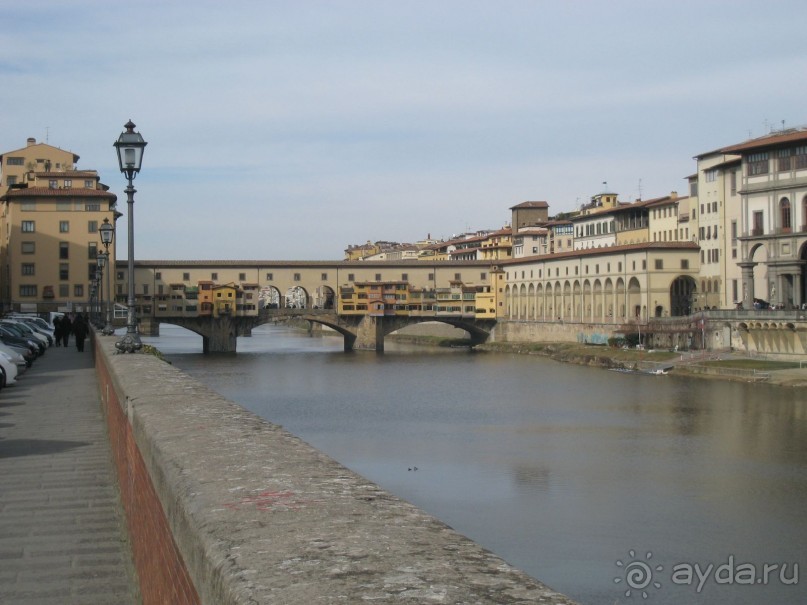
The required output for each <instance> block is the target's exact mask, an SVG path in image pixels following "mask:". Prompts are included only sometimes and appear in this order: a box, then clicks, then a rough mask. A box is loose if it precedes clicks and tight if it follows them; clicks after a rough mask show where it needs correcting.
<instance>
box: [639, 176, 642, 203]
mask: <svg viewBox="0 0 807 605" xmlns="http://www.w3.org/2000/svg"><path fill="white" fill-rule="evenodd" d="M639 201H640V202H641V201H642V179H639Z"/></svg>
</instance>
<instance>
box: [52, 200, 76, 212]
mask: <svg viewBox="0 0 807 605" xmlns="http://www.w3.org/2000/svg"><path fill="white" fill-rule="evenodd" d="M72 209H73V205H72V204H71V203H70V202H56V210H58V211H59V212H70V211H71V210H72Z"/></svg>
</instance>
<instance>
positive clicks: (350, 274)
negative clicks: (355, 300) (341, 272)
mask: <svg viewBox="0 0 807 605" xmlns="http://www.w3.org/2000/svg"><path fill="white" fill-rule="evenodd" d="M347 281H356V276H355V275H354V274H353V273H348V274H347Z"/></svg>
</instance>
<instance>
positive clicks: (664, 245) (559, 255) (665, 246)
mask: <svg viewBox="0 0 807 605" xmlns="http://www.w3.org/2000/svg"><path fill="white" fill-rule="evenodd" d="M632 250H700V246H698V244H696V243H694V242H644V243H641V244H626V245H624V246H606V247H603V248H587V249H585V250H570V251H569V252H555V253H552V254H540V255H536V256H525V257H522V258H518V259H507V260H503V261H501V263H502V264H503V265H514V264H518V263H523V262H525V261H530V262H533V261H540V260H557V259H564V258H575V257H579V256H597V255H601V254H614V253H619V252H630V251H632Z"/></svg>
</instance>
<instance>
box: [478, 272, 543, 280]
mask: <svg viewBox="0 0 807 605" xmlns="http://www.w3.org/2000/svg"><path fill="white" fill-rule="evenodd" d="M530 277H532V271H530ZM479 279H481V280H482V281H486V280H487V279H488V274H487V273H486V272H485V271H482V273H480V274H479Z"/></svg>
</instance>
